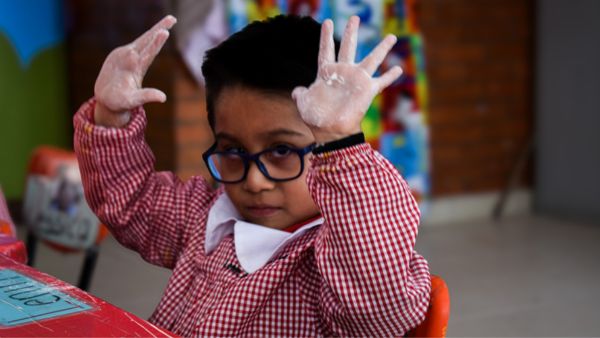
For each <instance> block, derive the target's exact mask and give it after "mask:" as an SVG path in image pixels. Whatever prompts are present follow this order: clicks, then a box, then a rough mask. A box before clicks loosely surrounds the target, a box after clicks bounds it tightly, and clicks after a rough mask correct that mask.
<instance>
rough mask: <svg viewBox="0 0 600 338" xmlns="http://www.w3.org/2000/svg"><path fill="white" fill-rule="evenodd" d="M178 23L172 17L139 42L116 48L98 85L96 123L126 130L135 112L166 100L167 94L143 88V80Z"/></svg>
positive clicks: (101, 74) (109, 57)
mask: <svg viewBox="0 0 600 338" xmlns="http://www.w3.org/2000/svg"><path fill="white" fill-rule="evenodd" d="M176 22H177V20H176V19H175V17H173V16H171V15H168V16H166V17H164V18H163V19H162V20H161V21H159V22H158V23H157V24H156V25H154V27H152V28H150V29H149V30H148V31H146V32H145V33H144V34H142V35H141V36H140V37H138V38H137V39H136V40H135V41H133V42H132V43H130V44H128V45H125V46H121V47H118V48H116V49H115V50H113V51H112V52H111V53H110V54H109V55H108V56H107V57H106V60H105V61H104V64H103V65H102V69H101V70H100V74H98V78H97V79H96V85H95V86H94V94H95V97H96V109H95V113H94V114H95V115H94V119H95V122H96V124H98V125H101V126H106V127H123V126H124V125H126V124H127V123H128V122H129V118H130V115H129V111H130V110H131V109H133V108H135V107H138V106H141V105H143V104H145V103H148V102H165V101H166V99H167V96H166V95H165V93H163V92H162V91H160V90H158V89H155V88H143V87H142V81H143V79H144V76H145V75H146V71H147V70H148V68H149V67H150V65H151V64H152V61H154V58H155V57H156V55H157V54H158V53H159V52H160V50H161V48H162V46H163V45H164V44H165V42H166V41H167V39H168V38H169V29H170V28H171V27H173V25H174V24H175V23H176Z"/></svg>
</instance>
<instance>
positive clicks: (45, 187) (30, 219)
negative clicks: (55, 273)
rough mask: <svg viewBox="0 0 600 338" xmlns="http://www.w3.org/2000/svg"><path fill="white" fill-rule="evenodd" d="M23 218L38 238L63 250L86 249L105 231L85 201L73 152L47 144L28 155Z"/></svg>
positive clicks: (98, 239)
mask: <svg viewBox="0 0 600 338" xmlns="http://www.w3.org/2000/svg"><path fill="white" fill-rule="evenodd" d="M23 218H24V220H25V223H26V225H27V226H28V227H29V228H30V230H33V232H34V233H35V235H36V236H37V237H38V238H40V239H42V240H43V241H44V242H46V243H47V244H49V245H50V246H51V247H53V248H54V249H57V250H60V251H63V252H73V251H80V250H85V249H87V248H89V247H91V246H93V245H96V244H98V243H99V242H101V241H102V240H103V239H104V237H106V235H107V233H108V230H107V229H106V228H105V227H104V226H103V225H102V224H100V223H99V221H98V219H97V218H96V216H95V215H94V214H93V212H92V211H91V210H90V209H89V207H88V205H87V202H86V201H85V197H84V196H83V187H82V184H81V176H80V175H79V167H78V164H77V158H76V156H75V154H74V153H73V152H72V151H67V150H63V149H59V148H55V147H50V146H41V147H38V148H36V149H35V150H34V152H33V155H32V156H31V158H30V162H29V167H28V172H27V189H26V190H25V198H24V205H23Z"/></svg>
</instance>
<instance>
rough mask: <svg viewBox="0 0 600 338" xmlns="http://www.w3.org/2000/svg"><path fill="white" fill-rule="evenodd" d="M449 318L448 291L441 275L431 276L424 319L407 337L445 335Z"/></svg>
mask: <svg viewBox="0 0 600 338" xmlns="http://www.w3.org/2000/svg"><path fill="white" fill-rule="evenodd" d="M449 318H450V293H449V292H448V286H447V285H446V282H444V280H443V279H442V278H441V277H438V276H434V275H432V276H431V300H430V301H429V307H428V308H427V314H426V315H425V320H424V321H423V322H422V323H421V324H419V326H417V327H416V328H414V329H412V330H410V331H409V332H408V333H407V334H406V336H407V337H446V328H447V327H448V319H449Z"/></svg>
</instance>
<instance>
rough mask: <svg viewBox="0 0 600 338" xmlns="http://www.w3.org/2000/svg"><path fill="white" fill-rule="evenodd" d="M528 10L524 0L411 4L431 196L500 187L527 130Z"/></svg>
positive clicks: (529, 109)
mask: <svg viewBox="0 0 600 338" xmlns="http://www.w3.org/2000/svg"><path fill="white" fill-rule="evenodd" d="M533 10H534V8H533V1H529V0H422V1H419V2H418V13H419V24H420V28H421V31H422V34H423V37H424V41H425V55H426V65H427V74H428V83H429V94H430V96H429V97H430V113H429V125H430V135H431V160H432V185H433V191H432V193H433V195H434V196H439V195H446V194H457V193H471V192H480V191H491V190H499V189H502V188H503V187H504V186H505V185H506V184H507V181H508V177H509V174H510V171H511V169H512V168H513V166H514V164H515V162H516V161H517V159H518V157H519V155H520V153H521V152H522V150H523V148H524V147H525V146H526V144H527V140H528V137H529V136H530V133H531V130H532V119H533V112H532V110H533V109H532V102H533V83H532V81H533V80H532V79H533V63H532V59H533V55H532V52H533V27H534V20H533ZM529 171H530V169H528V170H525V172H524V175H522V177H521V179H520V184H521V185H529V184H530V179H529V178H528V175H527V172H529Z"/></svg>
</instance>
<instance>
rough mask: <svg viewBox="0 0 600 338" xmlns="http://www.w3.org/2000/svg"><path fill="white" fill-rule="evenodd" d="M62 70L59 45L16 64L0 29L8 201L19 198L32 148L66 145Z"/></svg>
mask: <svg viewBox="0 0 600 338" xmlns="http://www.w3.org/2000/svg"><path fill="white" fill-rule="evenodd" d="M65 68H66V67H65V51H64V48H63V46H62V45H58V46H54V47H52V48H49V49H47V50H44V51H43V52H41V53H39V54H38V55H36V56H35V58H34V59H33V61H32V62H31V64H30V65H29V67H28V68H26V69H23V68H21V66H20V64H19V61H18V59H17V55H16V53H15V51H14V49H13V47H12V45H11V43H10V42H9V41H8V40H7V38H6V36H5V35H3V34H2V33H1V32H0V74H1V76H0V102H2V106H0V163H1V167H0V185H1V186H2V189H3V190H4V193H5V195H6V196H7V198H9V199H10V198H20V197H21V195H22V193H23V188H24V184H25V174H26V168H27V162H28V160H29V156H30V155H31V152H32V150H33V149H34V148H35V147H36V146H38V145H42V144H51V145H57V146H60V147H67V146H68V145H70V144H71V142H70V139H71V137H72V136H71V127H70V124H71V121H70V116H71V113H69V112H68V110H67V109H68V108H67V100H66V98H67V91H66V90H67V89H66V69H65Z"/></svg>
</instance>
